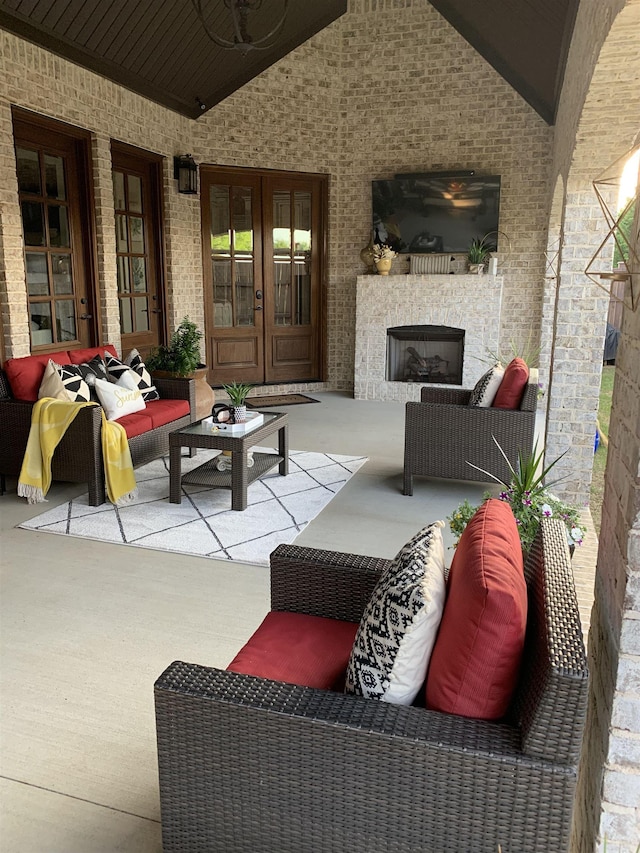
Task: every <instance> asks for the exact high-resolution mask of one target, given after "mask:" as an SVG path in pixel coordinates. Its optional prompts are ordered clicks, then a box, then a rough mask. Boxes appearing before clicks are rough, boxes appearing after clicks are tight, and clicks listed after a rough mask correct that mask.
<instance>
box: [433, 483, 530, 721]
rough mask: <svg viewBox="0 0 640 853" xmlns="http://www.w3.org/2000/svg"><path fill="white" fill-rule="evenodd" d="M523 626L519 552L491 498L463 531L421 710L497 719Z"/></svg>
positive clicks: (508, 516)
mask: <svg viewBox="0 0 640 853" xmlns="http://www.w3.org/2000/svg"><path fill="white" fill-rule="evenodd" d="M526 623H527V588H526V583H525V580H524V571H523V562H522V547H521V545H520V537H519V536H518V528H517V525H516V521H515V518H514V517H513V513H512V511H511V508H510V506H509V505H508V504H507V503H505V502H503V501H500V500H497V499H495V498H492V499H491V500H488V501H486V503H484V504H483V505H482V506H481V507H480V509H479V510H478V511H477V512H476V514H475V515H474V516H473V518H472V519H471V521H470V522H469V524H468V525H467V527H466V528H465V530H464V532H463V534H462V536H461V537H460V541H459V543H458V547H457V548H456V551H455V555H454V558H453V561H452V563H451V569H450V571H449V578H448V582H447V599H446V603H445V606H444V613H443V616H442V622H441V623H440V630H439V632H438V636H437V638H436V642H435V646H434V649H433V653H432V656H431V663H430V666H429V672H428V673H427V682H426V701H427V707H428V708H432V709H434V710H436V711H443V712H445V713H448V714H458V715H460V716H463V717H475V718H478V719H483V720H496V719H499V718H500V717H502V716H504V714H505V713H506V711H507V709H508V707H509V703H510V701H511V697H512V694H513V691H514V689H515V686H516V682H517V679H518V670H519V667H520V659H521V656H522V649H523V646H524V638H525V629H526Z"/></svg>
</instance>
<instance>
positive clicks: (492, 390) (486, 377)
mask: <svg viewBox="0 0 640 853" xmlns="http://www.w3.org/2000/svg"><path fill="white" fill-rule="evenodd" d="M503 376H504V367H503V366H502V365H501V364H494V366H493V367H492V368H490V369H489V370H487V372H486V373H485V374H483V375H482V376H481V377H480V379H478V381H477V382H476V384H475V387H474V389H473V391H472V392H471V397H470V398H469V405H470V406H480V408H482V409H488V408H489V407H490V406H491V404H492V403H493V401H494V399H495V396H496V394H497V393H498V388H499V387H500V383H501V382H502V378H503Z"/></svg>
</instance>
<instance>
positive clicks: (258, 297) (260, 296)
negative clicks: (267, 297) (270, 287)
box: [256, 290, 262, 299]
mask: <svg viewBox="0 0 640 853" xmlns="http://www.w3.org/2000/svg"><path fill="white" fill-rule="evenodd" d="M256 299H262V291H261V290H256Z"/></svg>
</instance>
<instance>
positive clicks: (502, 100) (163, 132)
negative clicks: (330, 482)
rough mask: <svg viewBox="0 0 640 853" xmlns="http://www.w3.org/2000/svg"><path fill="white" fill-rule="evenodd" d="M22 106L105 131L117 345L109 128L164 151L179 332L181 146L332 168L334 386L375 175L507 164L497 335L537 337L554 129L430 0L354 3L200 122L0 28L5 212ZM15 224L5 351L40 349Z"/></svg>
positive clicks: (102, 160)
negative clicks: (32, 333) (176, 171)
mask: <svg viewBox="0 0 640 853" xmlns="http://www.w3.org/2000/svg"><path fill="white" fill-rule="evenodd" d="M427 44H428V45H429V49H428V50H426V49H425V45H427ZM479 91H481V92H482V98H481V99H479V98H478V96H477V93H478V92H479ZM10 104H17V105H19V106H22V107H25V108H27V109H31V110H34V111H35V112H38V113H42V114H45V115H50V116H52V117H54V118H57V119H60V120H62V121H66V122H68V123H71V124H75V125H78V126H81V127H84V128H88V129H89V130H91V132H92V134H93V142H92V149H93V157H94V162H93V169H94V182H95V187H96V196H97V208H96V226H97V227H96V231H97V241H98V275H99V279H100V283H99V286H100V303H101V311H102V317H101V333H102V335H103V339H105V340H106V339H110V340H117V338H118V327H119V320H118V316H117V300H116V276H115V264H114V255H113V252H114V247H113V236H112V235H113V221H112V213H111V212H110V211H109V209H108V202H109V187H110V175H109V172H110V168H109V154H108V145H109V141H110V139H111V137H113V138H116V139H119V140H122V141H124V142H127V143H129V144H132V145H137V146H139V147H141V148H146V149H149V150H152V151H156V152H159V153H161V154H164V155H166V157H167V160H166V162H165V201H164V205H165V210H164V212H165V226H166V259H167V268H168V291H169V293H168V296H169V306H168V307H169V325H170V326H171V327H173V326H174V325H175V324H176V323H177V322H179V320H180V319H181V317H182V316H183V315H184V314H185V313H188V314H189V315H190V316H191V317H192V318H193V319H194V320H195V321H196V322H197V323H199V324H201V323H203V321H204V308H203V301H202V270H201V266H202V262H201V246H200V234H199V199H198V197H189V196H180V195H179V194H178V193H177V192H176V189H175V182H174V181H173V178H172V157H173V155H174V154H175V153H184V152H185V151H189V152H191V153H192V154H193V156H194V157H195V159H196V161H197V162H201V163H213V164H225V165H237V166H247V167H259V168H275V169H290V170H299V171H309V172H323V173H326V174H329V176H330V198H329V229H328V230H329V258H328V260H329V264H328V272H327V295H326V305H327V346H326V351H327V362H328V377H327V379H328V386H329V387H335V388H341V389H348V390H350V389H351V388H352V387H353V365H354V362H353V358H354V336H355V279H356V276H357V275H358V274H359V273H361V272H362V265H361V262H360V259H359V251H360V249H361V248H362V246H363V245H364V244H365V243H366V242H367V239H368V235H369V228H370V219H371V180H372V179H374V178H381V177H389V176H391V175H393V174H394V172H396V171H410V170H425V169H446V168H455V167H457V168H462V167H467V168H470V167H475V168H478V169H481V170H482V171H485V172H487V173H498V174H501V175H502V181H503V183H502V187H503V192H502V205H501V223H500V225H501V229H502V230H504V231H505V232H506V233H507V234H508V235H509V237H510V251H509V252H508V253H503V256H502V257H501V263H500V273H501V274H502V275H504V277H505V282H506V284H505V304H504V306H503V315H502V319H503V326H502V332H501V345H502V348H503V349H506V350H508V349H509V342H510V341H511V340H512V339H514V340H516V341H518V340H522V339H526V338H528V337H529V336H530V335H531V333H532V330H533V333H534V335H537V332H538V329H539V324H540V311H541V299H542V271H543V269H544V259H543V255H542V251H543V248H544V240H545V226H546V204H547V198H546V196H547V192H546V186H547V181H548V174H549V168H550V145H551V139H552V131H551V129H550V128H548V127H547V126H546V124H545V123H544V122H543V121H542V119H540V118H539V117H538V116H537V115H536V113H535V112H534V111H533V110H532V109H531V107H529V106H528V105H527V104H526V103H525V102H524V101H523V100H522V98H521V97H520V96H519V95H517V94H516V93H515V91H514V90H513V89H511V87H510V86H509V85H508V84H507V83H506V82H505V81H504V80H503V79H502V78H501V77H500V76H499V75H498V74H497V73H496V72H495V71H494V70H493V69H492V68H491V67H490V66H489V65H488V63H486V62H485V61H484V60H483V59H482V58H481V57H480V56H479V55H478V54H477V53H476V52H475V51H474V50H473V49H472V48H471V47H470V46H469V45H468V44H467V42H466V41H465V40H464V39H463V38H462V37H461V36H459V35H458V34H457V33H456V32H455V30H453V28H452V27H451V26H450V25H449V24H448V23H447V22H446V21H445V20H444V19H443V18H442V17H441V16H440V15H439V14H438V13H437V12H436V11H435V10H434V9H433V7H432V6H431V5H430V3H428V2H427V0H417V2H416V0H393V2H391V0H384V2H382V0H381V2H363V1H362V0H352V2H351V3H350V6H349V10H348V12H347V14H346V15H344V16H343V18H341V19H340V20H338V21H336V22H335V23H334V24H332V25H331V26H329V27H328V28H326V29H325V30H324V31H322V32H321V33H319V34H318V35H316V36H315V37H314V38H312V39H310V40H309V41H307V42H306V43H305V44H303V45H302V46H301V47H299V48H298V49H297V50H295V51H293V52H292V53H291V54H289V56H287V57H285V58H284V59H282V60H281V61H280V62H278V63H277V64H276V65H274V66H272V67H271V68H269V69H267V70H266V71H265V72H264V73H263V74H261V75H260V76H259V77H258V78H256V79H255V80H253V81H252V82H251V83H249V84H247V85H246V86H244V87H243V89H242V90H241V91H240V92H238V93H236V94H234V95H232V96H230V97H229V98H227V99H226V100H225V101H223V102H222V103H221V104H219V105H218V106H217V107H215V108H214V109H212V110H211V111H210V112H208V113H207V114H206V115H204V116H202V117H201V118H200V119H198V121H196V122H193V121H190V120H188V119H184V118H182V117H180V116H178V115H177V114H175V113H173V112H171V111H169V110H166V109H164V108H162V107H160V106H158V105H156V104H153V103H152V102H150V101H147V100H145V99H144V98H142V97H140V96H138V95H135V94H133V93H131V92H128V91H127V90H125V89H123V88H122V87H119V86H117V85H116V84H113V83H110V82H108V81H106V80H102V79H101V78H99V77H97V76H96V75H94V74H92V73H90V72H87V71H84V70H82V69H80V68H78V67H76V66H74V65H72V64H71V63H68V62H65V61H64V60H62V59H59V58H57V57H55V56H52V55H51V54H48V53H47V52H46V51H43V50H41V49H40V48H37V47H35V46H33V45H30V44H28V43H26V42H24V41H22V40H21V39H18V38H16V37H14V36H11V35H9V34H6V33H2V34H0V107H1V108H2V110H3V113H4V119H5V120H3V122H2V125H1V130H0V133H1V138H0V146H1V148H0V151H3V152H4V157H0V179H1V185H2V186H3V187H4V188H5V189H3V190H2V192H4V193H5V195H6V204H7V216H8V218H9V220H10V219H11V217H14V218H15V215H16V211H17V205H16V195H15V191H16V187H15V167H14V162H13V148H12V139H11V126H10V122H9V121H8V115H9V113H8V107H9V105H10ZM532 164H535V165H534V168H533V169H532ZM5 178H6V180H5ZM3 222H4V217H3ZM17 225H18V230H17V231H16V230H15V226H14V232H12V233H7V234H5V237H6V242H7V243H8V245H7V246H6V247H3V251H4V254H5V255H6V256H7V257H9V256H13V255H14V254H15V258H13V260H12V263H13V267H12V266H11V264H8V265H7V268H6V270H7V271H6V273H5V276H6V278H5V279H4V282H5V284H4V285H3V284H2V282H3V280H2V279H0V288H2V290H0V293H3V294H4V297H2V298H3V300H4V303H5V304H7V306H8V309H10V310H8V314H9V323H8V326H9V329H8V335H9V336H10V337H11V338H12V342H11V346H10V352H8V354H11V353H13V354H25V353H26V352H28V349H29V340H28V333H27V327H26V314H25V309H24V305H25V302H24V271H23V269H22V262H21V241H20V235H19V221H18V222H17ZM21 325H22V327H23V328H22V330H21V329H20V326H21ZM25 333H27V334H25Z"/></svg>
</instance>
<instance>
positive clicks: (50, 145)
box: [13, 109, 97, 352]
mask: <svg viewBox="0 0 640 853" xmlns="http://www.w3.org/2000/svg"><path fill="white" fill-rule="evenodd" d="M13 130H14V138H15V151H16V171H17V177H18V192H19V198H20V209H21V214H22V230H23V237H24V260H25V271H26V280H27V303H28V310H29V323H30V334H31V350H32V352H38V350H39V349H43V350H47V351H51V350H56V349H58V350H68V349H74V348H76V347H88V346H91V345H92V344H93V343H94V342H95V340H96V337H97V335H96V318H95V310H94V308H95V293H94V289H93V286H92V284H91V281H92V279H93V274H92V269H93V266H92V260H93V258H92V255H91V246H92V232H91V224H90V223H91V218H90V214H89V209H88V207H89V203H90V201H89V197H88V190H87V187H88V174H89V167H88V140H89V137H88V134H87V133H86V132H84V131H81V130H78V129H76V128H71V127H67V126H66V125H62V124H61V123H59V122H54V121H53V120H49V119H45V118H41V117H38V116H32V115H31V114H26V113H24V112H22V111H20V110H17V109H15V110H14V111H13Z"/></svg>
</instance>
